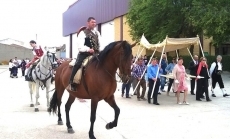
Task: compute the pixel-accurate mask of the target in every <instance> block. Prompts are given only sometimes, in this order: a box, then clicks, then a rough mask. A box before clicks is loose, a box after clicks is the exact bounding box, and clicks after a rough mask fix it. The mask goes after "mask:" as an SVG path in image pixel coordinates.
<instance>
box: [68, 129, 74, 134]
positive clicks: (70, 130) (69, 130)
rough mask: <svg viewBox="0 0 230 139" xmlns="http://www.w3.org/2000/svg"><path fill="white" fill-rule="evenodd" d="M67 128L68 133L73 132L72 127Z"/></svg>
mask: <svg viewBox="0 0 230 139" xmlns="http://www.w3.org/2000/svg"><path fill="white" fill-rule="evenodd" d="M67 130H68V133H70V134H73V133H75V132H74V130H73V128H68V129H67Z"/></svg>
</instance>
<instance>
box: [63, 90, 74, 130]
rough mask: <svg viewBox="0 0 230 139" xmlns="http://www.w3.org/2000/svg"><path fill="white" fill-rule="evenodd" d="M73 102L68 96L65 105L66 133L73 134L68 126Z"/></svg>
mask: <svg viewBox="0 0 230 139" xmlns="http://www.w3.org/2000/svg"><path fill="white" fill-rule="evenodd" d="M74 101H75V97H73V96H72V95H70V94H69V99H68V101H67V103H66V104H65V113H66V126H67V130H68V133H74V130H73V128H72V126H71V124H70V119H69V110H70V107H71V105H72V103H73V102H74Z"/></svg>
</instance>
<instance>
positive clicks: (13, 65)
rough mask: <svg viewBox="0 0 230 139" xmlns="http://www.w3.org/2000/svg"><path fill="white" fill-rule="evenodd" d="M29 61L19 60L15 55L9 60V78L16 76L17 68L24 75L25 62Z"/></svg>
mask: <svg viewBox="0 0 230 139" xmlns="http://www.w3.org/2000/svg"><path fill="white" fill-rule="evenodd" d="M28 62H29V59H28V58H26V59H22V60H19V59H18V58H17V57H15V58H14V59H10V60H9V71H10V77H11V78H14V77H16V78H18V69H21V71H22V76H25V70H26V64H27V63H28Z"/></svg>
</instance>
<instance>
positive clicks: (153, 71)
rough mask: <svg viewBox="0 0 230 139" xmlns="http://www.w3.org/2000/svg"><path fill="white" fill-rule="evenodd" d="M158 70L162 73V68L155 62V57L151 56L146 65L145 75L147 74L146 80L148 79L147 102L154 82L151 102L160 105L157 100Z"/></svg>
mask: <svg viewBox="0 0 230 139" xmlns="http://www.w3.org/2000/svg"><path fill="white" fill-rule="evenodd" d="M158 70H159V73H163V70H162V69H161V68H160V66H159V65H158V64H157V59H156V58H153V59H152V61H151V64H150V65H148V67H147V75H148V81H149V90H148V103H151V101H150V99H151V93H152V90H153V86H154V82H156V84H155V88H154V92H153V104H155V105H160V104H159V103H158V101H157V96H158V90H159V87H160V74H157V72H158Z"/></svg>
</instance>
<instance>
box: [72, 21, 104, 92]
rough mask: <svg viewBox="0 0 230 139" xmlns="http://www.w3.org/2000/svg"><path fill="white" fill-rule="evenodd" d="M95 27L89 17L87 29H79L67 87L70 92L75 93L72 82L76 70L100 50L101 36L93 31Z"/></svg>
mask: <svg viewBox="0 0 230 139" xmlns="http://www.w3.org/2000/svg"><path fill="white" fill-rule="evenodd" d="M95 27H96V20H95V18H94V17H89V18H88V20H87V28H85V29H82V30H81V29H80V30H79V32H78V33H79V34H78V38H77V43H78V50H79V53H78V56H77V60H76V62H75V65H74V66H73V69H72V73H71V76H70V80H69V85H70V89H71V91H77V89H76V86H77V84H76V83H74V82H73V79H74V76H75V74H76V73H77V71H78V69H79V68H80V67H81V65H82V62H83V61H84V59H86V58H87V57H88V56H90V55H93V54H98V53H99V51H100V50H102V49H101V45H102V44H101V35H100V33H99V32H98V31H97V30H95Z"/></svg>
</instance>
